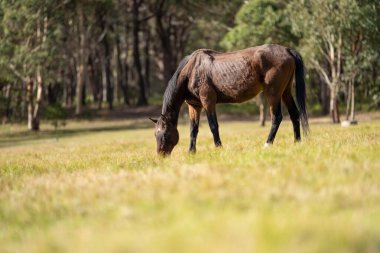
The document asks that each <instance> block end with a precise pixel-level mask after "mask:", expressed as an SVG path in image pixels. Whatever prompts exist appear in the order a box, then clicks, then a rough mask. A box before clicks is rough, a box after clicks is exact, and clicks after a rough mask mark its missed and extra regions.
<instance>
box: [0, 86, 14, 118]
mask: <svg viewBox="0 0 380 253" xmlns="http://www.w3.org/2000/svg"><path fill="white" fill-rule="evenodd" d="M4 97H5V112H4V116H3V120H2V123H3V124H5V123H8V122H9V120H10V117H11V101H12V85H11V84H7V85H6V86H5V96H4Z"/></svg>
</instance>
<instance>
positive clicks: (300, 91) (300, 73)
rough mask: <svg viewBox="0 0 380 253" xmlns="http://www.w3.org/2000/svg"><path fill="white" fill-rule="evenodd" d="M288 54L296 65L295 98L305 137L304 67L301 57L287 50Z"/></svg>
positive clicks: (307, 124) (306, 125) (307, 128)
mask: <svg viewBox="0 0 380 253" xmlns="http://www.w3.org/2000/svg"><path fill="white" fill-rule="evenodd" d="M288 52H289V53H290V54H291V55H292V56H293V58H294V60H295V63H296V70H295V78H296V97H297V103H298V107H299V110H300V119H301V125H302V130H303V134H304V135H307V134H308V133H309V121H308V116H307V111H306V87H305V73H304V65H303V61H302V57H301V55H300V54H299V53H298V52H297V51H295V50H293V49H288Z"/></svg>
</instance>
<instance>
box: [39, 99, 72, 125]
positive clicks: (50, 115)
mask: <svg viewBox="0 0 380 253" xmlns="http://www.w3.org/2000/svg"><path fill="white" fill-rule="evenodd" d="M44 116H45V119H47V120H49V121H50V122H51V124H52V125H53V126H54V128H55V129H57V128H58V127H59V126H65V125H66V121H65V120H66V119H67V112H66V110H65V109H64V108H63V107H62V106H61V105H60V104H53V105H49V106H47V107H46V108H45V111H44Z"/></svg>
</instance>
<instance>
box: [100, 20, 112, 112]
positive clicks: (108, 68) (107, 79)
mask: <svg viewBox="0 0 380 253" xmlns="http://www.w3.org/2000/svg"><path fill="white" fill-rule="evenodd" d="M106 22H107V21H106V17H105V15H104V16H103V18H102V20H101V27H102V30H104V31H106V33H105V35H104V38H103V40H102V41H103V47H104V68H105V69H104V74H105V82H106V83H105V84H106V93H107V94H106V99H107V103H108V109H109V110H112V109H113V84H112V82H111V75H112V72H111V51H110V45H109V41H108V31H107V30H108V28H107V25H108V24H107V23H106Z"/></svg>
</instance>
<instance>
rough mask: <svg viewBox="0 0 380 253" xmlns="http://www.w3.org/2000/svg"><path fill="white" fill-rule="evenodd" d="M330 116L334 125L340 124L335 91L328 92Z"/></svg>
mask: <svg viewBox="0 0 380 253" xmlns="http://www.w3.org/2000/svg"><path fill="white" fill-rule="evenodd" d="M330 114H331V118H332V121H333V123H334V124H338V123H340V115H339V107H338V94H337V92H335V89H331V91H330Z"/></svg>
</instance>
